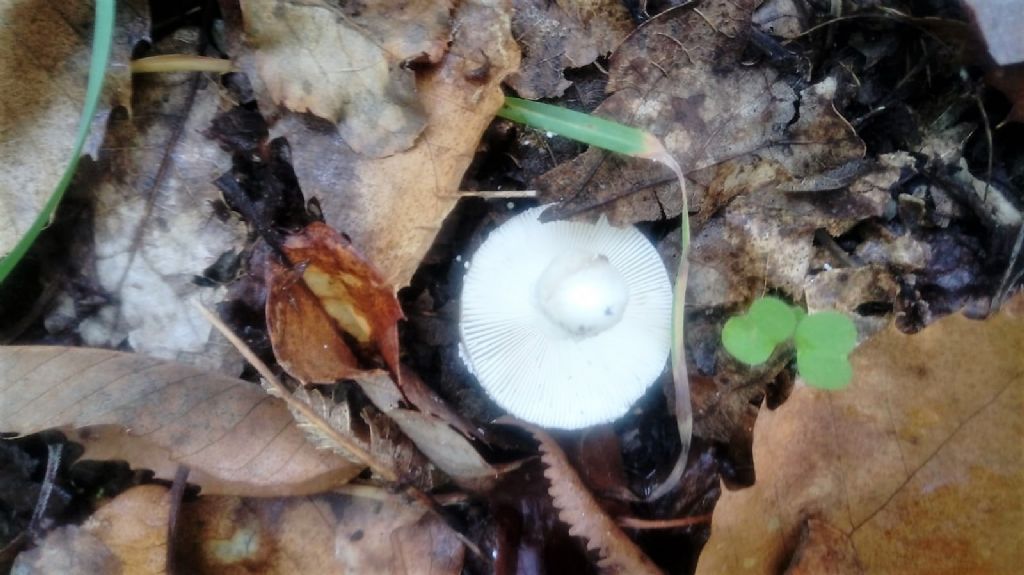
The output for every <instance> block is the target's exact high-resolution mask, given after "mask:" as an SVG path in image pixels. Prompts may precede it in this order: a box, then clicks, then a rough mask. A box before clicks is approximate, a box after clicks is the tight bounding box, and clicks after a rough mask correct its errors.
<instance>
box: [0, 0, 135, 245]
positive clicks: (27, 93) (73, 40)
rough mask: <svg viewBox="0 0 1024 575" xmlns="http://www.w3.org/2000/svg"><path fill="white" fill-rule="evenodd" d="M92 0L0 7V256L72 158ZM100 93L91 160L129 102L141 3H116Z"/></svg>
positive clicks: (11, 2) (12, 1) (14, 0)
mask: <svg viewBox="0 0 1024 575" xmlns="http://www.w3.org/2000/svg"><path fill="white" fill-rule="evenodd" d="M94 18H95V13H94V10H93V3H92V2H88V1H85V0H73V1H70V2H56V3H52V2H46V3H38V2H24V1H18V0H5V1H3V2H0V21H2V22H3V23H4V25H3V27H2V28H0V78H3V79H4V89H3V91H2V92H0V181H2V182H3V183H4V188H3V190H0V214H2V215H3V219H2V220H0V258H2V257H4V256H6V255H7V253H8V252H10V251H11V249H12V248H13V247H14V245H15V244H16V243H17V242H18V240H20V239H21V237H22V236H23V235H24V234H25V232H26V231H27V230H28V229H29V227H30V226H31V225H32V223H33V222H34V221H35V219H36V217H38V215H39V213H40V212H41V211H42V208H43V206H44V204H45V203H46V201H47V200H48V199H49V198H50V195H51V194H52V193H53V191H54V189H55V188H56V187H57V182H58V181H60V178H61V176H62V175H63V173H64V169H65V168H66V167H67V165H68V161H69V160H70V159H71V150H72V147H73V146H74V141H75V137H76V135H77V133H78V123H79V120H80V117H81V113H82V103H83V102H84V101H85V87H86V83H87V81H88V73H87V71H88V70H89V59H90V56H91V54H92V49H91V36H92V32H91V30H92V25H93V19H94ZM115 26H116V30H115V34H114V38H115V42H114V46H113V50H112V52H111V62H112V65H111V68H110V71H109V72H108V78H107V81H106V84H105V90H104V95H103V96H102V97H101V102H100V105H99V108H98V112H97V116H96V117H95V119H94V121H93V126H92V128H93V132H92V134H91V136H90V137H89V139H88V141H87V144H86V147H85V150H84V153H85V154H86V155H89V156H92V157H94V158H95V157H96V147H97V146H98V144H99V142H100V140H102V137H103V136H102V134H103V130H104V129H105V127H106V123H107V118H108V117H109V115H110V110H111V109H113V108H114V107H116V106H118V105H128V104H129V100H130V94H129V93H128V88H129V86H130V84H131V73H130V72H129V71H128V66H127V62H128V60H129V59H130V58H131V51H132V50H133V49H134V48H135V44H136V42H138V41H141V40H143V39H146V38H147V36H148V34H149V10H148V7H147V6H146V5H145V4H144V3H140V2H136V1H130V2H124V3H119V11H118V16H117V20H116V22H115Z"/></svg>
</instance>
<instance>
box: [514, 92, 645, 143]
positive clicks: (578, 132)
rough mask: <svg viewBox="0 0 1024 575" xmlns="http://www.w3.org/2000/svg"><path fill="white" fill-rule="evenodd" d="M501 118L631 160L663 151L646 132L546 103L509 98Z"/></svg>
mask: <svg viewBox="0 0 1024 575" xmlns="http://www.w3.org/2000/svg"><path fill="white" fill-rule="evenodd" d="M498 115H499V116H501V117H502V118H505V119H508V120H512V121H513V122H519V123H520V124H526V125H527V126H530V127H531V128H536V129H538V130H544V131H546V132H552V133H555V134H558V135H559V136H565V137H566V138H571V139H573V140H576V141H578V142H583V143H584V144H589V145H591V146H596V147H598V148H601V149H604V150H609V151H612V152H618V153H620V154H626V155H628V156H638V157H649V156H650V155H651V154H653V153H656V152H658V151H660V150H661V149H662V148H661V144H660V143H659V142H658V140H657V139H655V138H654V137H653V136H651V135H650V134H648V133H647V132H645V131H643V130H638V129H636V128H633V127H630V126H626V125H623V124H619V123H618V122H613V121H611V120H605V119H604V118H599V117H597V116H593V115H590V114H584V113H582V112H576V111H574V110H567V109H565V108H560V107H558V106H552V105H551V104H545V103H543V102H534V101H531V100H523V99H520V98H505V104H504V105H503V106H502V107H501V109H500V110H498Z"/></svg>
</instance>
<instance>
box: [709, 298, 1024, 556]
mask: <svg viewBox="0 0 1024 575" xmlns="http://www.w3.org/2000/svg"><path fill="white" fill-rule="evenodd" d="M1017 303H1018V304H1019V302H1017ZM1013 305H1016V304H1013V303H1008V307H1011V308H1012V307H1013ZM1022 349H1024V318H1021V317H1014V316H1013V315H1012V314H1010V313H1005V312H1004V313H1000V314H999V315H997V316H994V317H991V318H989V319H988V320H986V321H984V322H980V321H976V320H971V319H967V318H966V317H964V316H962V315H961V316H954V317H948V318H945V319H942V320H941V321H939V322H936V323H934V324H932V325H931V326H929V327H928V328H926V329H924V330H923V331H921V332H919V333H917V334H914V335H905V334H902V333H899V332H898V331H897V330H896V329H895V328H890V329H889V330H888V331H886V332H883V333H881V334H880V335H878V336H876V337H874V338H872V339H871V340H869V341H867V342H866V343H865V344H863V345H862V346H861V347H860V348H858V349H857V350H856V351H855V352H854V353H853V355H852V356H851V363H852V364H853V371H854V379H853V382H852V383H851V384H850V386H849V387H847V388H846V389H844V390H842V391H839V392H828V391H821V390H817V389H813V388H808V387H803V386H801V387H797V388H796V389H794V391H793V394H792V395H791V396H790V397H789V399H787V400H786V402H785V403H784V404H783V405H782V406H781V407H779V408H777V409H775V410H774V411H771V410H762V411H761V414H760V415H759V416H758V419H757V423H756V425H755V427H754V464H755V466H756V469H757V483H756V484H755V485H754V486H753V487H751V488H749V489H744V490H740V491H735V492H724V493H723V494H722V497H721V499H720V500H719V502H718V506H717V507H716V509H715V514H714V520H713V522H712V531H711V538H710V540H709V541H708V543H707V546H706V547H705V549H704V552H703V554H702V555H701V558H700V563H699V565H698V568H697V573H709V574H710V573H736V572H740V571H742V572H744V573H751V574H756V573H777V572H779V570H780V566H783V565H785V564H786V563H787V562H788V561H789V560H790V558H789V553H790V552H791V550H792V549H793V548H794V546H795V545H796V542H797V538H798V535H799V532H800V531H801V528H802V526H803V525H805V524H806V525H809V526H810V530H811V532H810V534H809V538H808V541H807V543H806V544H805V545H804V555H805V556H806V555H807V554H810V553H822V550H820V549H818V550H813V549H810V548H808V546H813V545H818V543H815V541H818V542H820V541H823V540H824V541H832V543H826V546H829V547H832V549H833V551H835V553H834V555H836V556H838V555H840V554H843V553H845V552H844V551H843V550H842V548H844V547H846V544H845V543H843V542H842V541H841V539H843V538H848V539H849V541H850V542H851V543H852V545H850V548H851V549H852V550H853V554H854V557H853V558H852V559H851V560H850V561H847V563H851V562H852V563H857V564H859V565H860V566H861V569H859V570H858V571H857V572H867V573H901V574H911V573H922V574H923V573H1015V572H1018V571H1020V566H1021V565H1022V564H1024V547H1022V546H1021V545H1020V541H1021V539H1020V536H1021V527H1022V526H1024V511H1022V507H1021V501H1022V500H1024V482H1022V481H1021V478H1022V477H1024V451H1022V450H1021V436H1022V434H1024V417H1022V415H1021V414H1022V413H1024V355H1022V354H1021V350H1022ZM815 521H817V523H815ZM816 525H817V527H815V526H816ZM815 529H818V531H820V533H818V536H815V534H814V530H815ZM836 531H838V533H839V534H840V535H841V537H838V536H835V532H836ZM829 532H831V533H832V535H831V536H829V535H827V534H828V533H829ZM822 534H825V535H826V536H825V537H821V535H822ZM824 551H828V549H826V550H824ZM798 559H799V558H794V559H793V560H794V561H797V560H798Z"/></svg>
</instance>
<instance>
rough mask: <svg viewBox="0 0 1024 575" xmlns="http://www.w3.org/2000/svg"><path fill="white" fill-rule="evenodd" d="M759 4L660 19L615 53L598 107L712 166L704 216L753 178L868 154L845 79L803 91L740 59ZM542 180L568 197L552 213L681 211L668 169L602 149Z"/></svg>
mask: <svg viewBox="0 0 1024 575" xmlns="http://www.w3.org/2000/svg"><path fill="white" fill-rule="evenodd" d="M756 4H757V2H754V1H752V0H743V1H740V2H726V1H717V2H710V3H706V4H703V5H701V6H700V8H699V9H694V8H693V7H692V6H684V7H679V8H674V9H671V10H667V11H665V12H663V13H661V14H659V15H658V16H656V17H655V18H652V19H651V20H650V21H649V22H648V23H646V24H645V25H644V26H643V27H642V28H640V29H639V30H637V32H635V33H634V34H632V35H631V36H630V37H629V39H627V40H626V42H625V43H624V44H623V45H622V46H621V47H620V48H619V49H618V50H616V52H615V54H613V56H612V60H611V67H610V69H609V78H608V88H607V89H608V92H609V93H610V96H609V97H608V98H607V99H606V100H605V101H604V102H603V103H602V104H601V105H600V106H599V107H598V108H597V113H598V114H599V115H603V116H608V117H610V118H612V119H615V120H617V121H620V122H623V123H626V124H629V125H632V126H636V127H638V128H642V129H645V130H647V131H649V132H651V133H652V134H654V135H655V136H657V137H658V138H659V139H660V140H661V141H662V142H664V144H665V147H666V148H667V149H668V150H669V152H670V153H671V154H672V156H673V157H674V158H675V159H676V161H677V162H678V163H679V165H680V166H682V167H683V169H684V170H685V171H687V172H693V171H695V170H704V173H701V174H693V177H694V179H696V181H697V182H698V183H700V184H701V185H702V186H703V187H707V186H709V185H710V184H711V183H712V182H714V183H715V184H716V185H717V187H718V188H722V189H720V190H718V191H717V192H715V193H714V194H711V193H710V192H708V193H705V192H702V191H701V190H700V188H698V189H697V190H696V191H695V192H694V193H695V197H693V199H692V204H691V205H693V206H697V207H699V209H700V214H701V216H702V217H703V218H704V219H706V218H707V217H709V216H710V215H711V213H713V212H714V211H715V210H716V209H717V207H719V206H721V205H723V204H724V203H726V202H727V201H728V200H729V199H730V198H731V197H733V196H735V195H737V194H738V193H740V192H741V191H743V190H744V189H751V188H752V187H753V185H752V184H750V183H748V182H747V180H748V179H751V178H755V181H756V179H757V178H760V181H762V182H764V183H769V182H771V183H778V182H781V181H786V180H788V179H790V178H802V177H804V176H807V175H811V174H816V173H820V172H823V171H826V170H829V169H831V168H835V167H836V166H839V165H842V164H843V163H845V162H847V161H850V160H852V159H855V158H859V157H860V156H861V155H862V154H863V144H862V143H861V142H860V140H859V139H858V138H857V137H856V135H855V134H854V132H853V129H852V128H851V127H850V125H849V124H848V123H846V121H845V120H843V119H842V117H840V116H839V115H838V114H837V113H836V111H835V109H834V108H833V106H832V102H831V100H832V96H833V95H834V92H835V88H836V82H835V79H825V80H823V81H822V82H821V83H819V84H816V85H813V86H810V87H808V88H806V89H803V90H802V91H801V92H799V93H798V92H797V91H795V90H794V88H793V87H791V86H790V84H788V83H787V82H786V81H784V80H782V79H781V78H780V77H779V73H778V72H777V71H776V70H775V69H774V68H772V67H770V66H769V65H759V66H744V65H742V64H741V60H742V58H743V56H742V53H743V49H744V46H745V45H746V43H747V38H748V33H749V26H750V17H751V12H752V10H753V8H754V6H755V5H756ZM725 95H728V97H725ZM797 107H799V110H800V111H799V114H798V115H797V113H796V109H797ZM537 186H538V188H539V189H540V191H541V194H542V198H543V199H545V200H548V201H563V202H564V203H563V205H561V206H559V207H558V208H557V209H553V210H552V211H551V212H549V213H547V214H545V216H546V217H551V218H558V217H566V216H570V215H576V214H580V213H582V212H586V211H589V210H593V209H600V210H601V213H605V214H607V215H608V217H609V218H610V219H611V220H613V221H616V222H622V223H635V222H637V221H653V220H658V219H661V218H663V217H666V216H668V217H671V216H675V215H677V214H679V213H680V211H681V209H682V200H681V198H680V195H679V188H678V186H677V185H676V183H675V180H674V179H673V178H671V177H670V176H669V175H668V174H664V173H660V172H659V171H657V170H652V169H651V166H650V164H649V163H648V162H646V161H642V160H633V159H628V158H620V157H615V156H612V155H609V154H607V153H606V152H603V151H601V150H596V149H591V150H589V151H587V152H585V153H584V154H582V155H580V156H579V157H577V158H576V159H575V160H573V161H572V162H569V163H566V164H562V165H561V166H559V167H557V168H555V169H553V170H551V171H550V172H548V173H547V174H545V175H544V176H542V177H541V178H540V179H539V180H538V182H537ZM723 189H724V191H725V193H723ZM705 195H707V196H708V199H713V201H706V199H705ZM588 215H590V214H588Z"/></svg>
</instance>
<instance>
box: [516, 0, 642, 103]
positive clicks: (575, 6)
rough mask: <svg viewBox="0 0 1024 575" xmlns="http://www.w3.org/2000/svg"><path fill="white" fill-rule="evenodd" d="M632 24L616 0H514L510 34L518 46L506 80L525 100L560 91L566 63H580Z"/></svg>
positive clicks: (615, 41) (600, 52) (619, 37)
mask: <svg viewBox="0 0 1024 575" xmlns="http://www.w3.org/2000/svg"><path fill="white" fill-rule="evenodd" d="M632 30H633V23H632V21H631V20H630V18H629V12H628V11H627V10H626V7H625V5H624V4H622V3H621V2H617V1H615V0H570V1H560V2H548V1H547V0H516V2H515V13H514V15H513V17H512V34H513V35H514V36H515V37H516V40H518V42H519V45H520V46H522V48H523V52H524V54H523V61H522V64H521V65H520V67H519V71H518V72H515V73H514V74H512V75H511V76H509V78H508V81H507V83H508V85H509V86H511V87H512V89H514V90H515V91H516V92H517V93H518V94H519V95H520V96H522V97H523V98H526V99H528V100H538V99H540V98H554V97H557V96H561V95H562V92H564V91H565V89H566V88H568V87H569V86H571V85H572V83H571V82H569V81H568V80H566V79H565V76H563V75H562V73H563V71H564V70H565V69H566V68H582V67H583V66H587V65H588V64H591V63H592V62H594V60H597V59H598V58H599V57H602V56H605V55H606V54H608V53H609V52H611V51H612V50H614V49H615V47H616V46H618V45H619V43H620V42H622V40H623V39H624V38H625V37H626V35H627V34H629V33H630V32H631V31H632Z"/></svg>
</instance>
